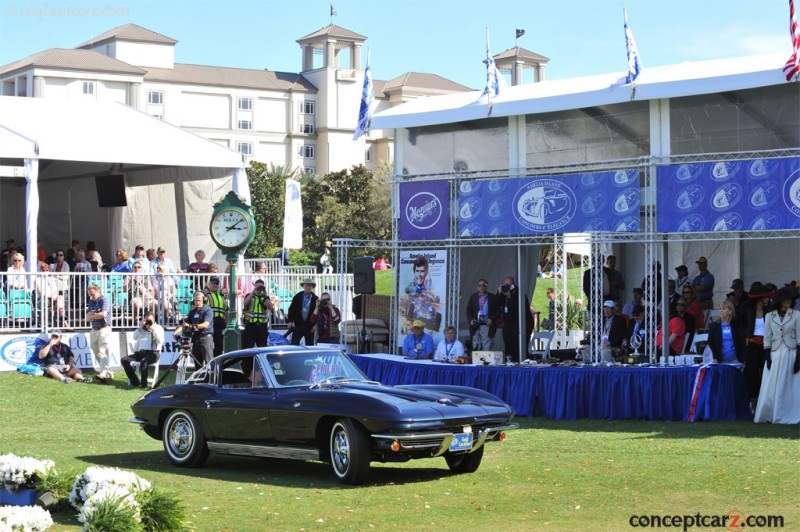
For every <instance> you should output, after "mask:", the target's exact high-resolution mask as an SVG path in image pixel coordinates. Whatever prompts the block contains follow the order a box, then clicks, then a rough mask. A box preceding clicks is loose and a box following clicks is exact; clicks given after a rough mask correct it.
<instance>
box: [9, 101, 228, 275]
mask: <svg viewBox="0 0 800 532" xmlns="http://www.w3.org/2000/svg"><path fill="white" fill-rule="evenodd" d="M37 150H38V155H37ZM33 159H38V162H39V164H38V174H37V175H36V176H35V177H33V178H32V177H31V176H30V175H28V174H27V173H26V178H27V185H28V186H27V188H28V190H27V194H26V190H25V187H24V186H22V185H24V184H25V181H26V179H23V178H21V177H19V176H21V173H20V172H19V171H16V170H15V171H14V172H8V171H7V170H5V171H3V173H2V174H0V175H5V176H12V175H13V176H15V177H5V178H3V180H2V181H0V183H1V184H2V189H1V192H0V208H2V211H3V216H2V218H0V234H2V235H3V238H7V237H9V236H11V237H14V238H16V239H17V241H21V237H22V236H23V235H27V242H28V245H27V247H28V249H31V247H32V245H33V246H35V242H36V238H37V236H39V237H41V241H42V244H43V246H44V247H45V249H47V250H53V249H57V248H65V247H68V246H69V242H70V241H71V240H72V239H73V238H77V239H78V240H80V241H81V242H83V243H85V242H86V241H88V240H94V241H95V242H96V243H97V245H98V249H100V251H101V255H102V257H103V258H104V260H105V261H106V262H108V261H109V260H113V250H114V249H117V248H122V249H126V250H129V251H132V250H133V247H134V246H135V245H136V244H143V245H145V246H146V247H151V246H153V247H157V246H161V245H163V246H165V247H166V248H167V249H168V250H169V256H171V257H172V258H173V260H174V261H175V262H176V264H177V263H179V262H180V263H181V264H185V263H188V259H189V257H191V256H192V255H193V254H194V251H195V250H196V249H204V250H207V255H208V256H209V257H210V256H211V255H212V254H213V252H214V251H215V249H216V248H215V247H214V246H213V242H212V241H211V239H210V236H209V235H208V219H209V215H210V213H211V209H212V206H213V203H214V202H216V201H217V200H219V198H220V197H222V196H223V195H224V194H225V193H226V192H227V191H228V190H230V189H231V176H232V174H233V173H234V171H235V170H237V169H241V168H242V167H243V159H242V155H241V154H239V153H237V152H235V151H233V150H230V149H228V148H227V147H225V146H221V145H219V144H217V143H215V142H213V141H210V140H208V139H205V138H203V137H200V136H198V135H195V134H193V133H190V132H187V131H184V130H183V129H181V128H179V127H177V126H174V125H172V124H169V123H167V122H164V121H162V120H159V119H157V118H154V117H151V116H149V115H147V114H145V113H142V112H140V111H137V110H135V109H133V108H131V107H128V106H126V105H124V104H121V103H118V102H102V101H89V100H86V101H82V100H68V101H67V100H59V99H46V98H19V97H13V96H2V97H0V166H12V167H16V168H18V167H21V166H22V165H23V161H25V160H28V161H30V160H33ZM109 174H122V175H124V182H125V195H126V201H127V204H128V206H127V207H110V208H101V207H99V205H98V197H97V191H96V188H95V178H96V177H97V178H99V179H102V178H103V176H105V175H109ZM37 180H38V183H37ZM32 185H37V186H33V187H32ZM34 191H35V193H36V194H37V197H33V196H32V194H33V193H34ZM38 196H40V197H41V201H39V197H38ZM39 203H40V205H41V216H37V212H38V210H37V209H38V204H39ZM37 233H38V235H37Z"/></svg>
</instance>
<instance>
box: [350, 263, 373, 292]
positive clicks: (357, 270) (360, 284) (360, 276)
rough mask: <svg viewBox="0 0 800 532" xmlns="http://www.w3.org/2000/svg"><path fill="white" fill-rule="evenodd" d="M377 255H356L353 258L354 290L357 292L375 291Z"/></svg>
mask: <svg viewBox="0 0 800 532" xmlns="http://www.w3.org/2000/svg"><path fill="white" fill-rule="evenodd" d="M374 262H375V257H356V258H355V259H353V291H354V292H355V293H356V294H374V293H375V269H374V268H373V267H372V264H373V263H374Z"/></svg>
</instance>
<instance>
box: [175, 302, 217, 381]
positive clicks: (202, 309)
mask: <svg viewBox="0 0 800 532" xmlns="http://www.w3.org/2000/svg"><path fill="white" fill-rule="evenodd" d="M192 303H193V304H194V306H193V307H192V309H191V310H189V314H187V316H186V317H185V318H184V319H183V320H181V324H180V326H179V327H178V328H177V329H175V332H174V333H173V335H174V336H179V337H181V340H182V343H185V342H186V340H188V339H189V338H191V344H192V345H191V349H192V358H193V359H194V365H195V368H196V369H200V368H201V367H202V366H203V365H204V364H207V363H208V362H210V361H211V359H212V358H213V357H214V311H212V310H211V307H209V306H208V305H206V295H205V294H204V293H203V292H195V293H194V298H193V299H192ZM182 347H183V346H182Z"/></svg>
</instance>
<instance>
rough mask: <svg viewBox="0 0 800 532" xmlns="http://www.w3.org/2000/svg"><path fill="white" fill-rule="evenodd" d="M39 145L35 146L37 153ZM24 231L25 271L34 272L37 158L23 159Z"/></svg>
mask: <svg viewBox="0 0 800 532" xmlns="http://www.w3.org/2000/svg"><path fill="white" fill-rule="evenodd" d="M38 151H39V147H38V146H37V147H36V152H37V153H38ZM25 180H26V181H27V183H28V184H27V187H26V189H25V233H26V254H27V256H28V257H27V258H28V263H27V271H29V272H35V271H37V270H38V264H37V259H36V257H37V255H38V251H39V245H38V240H37V238H36V235H37V230H38V227H37V225H38V220H39V159H37V158H30V159H25Z"/></svg>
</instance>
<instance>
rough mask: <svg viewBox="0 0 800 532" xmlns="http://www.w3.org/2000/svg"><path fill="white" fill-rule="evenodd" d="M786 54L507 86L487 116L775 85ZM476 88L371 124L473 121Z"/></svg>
mask: <svg viewBox="0 0 800 532" xmlns="http://www.w3.org/2000/svg"><path fill="white" fill-rule="evenodd" d="M787 55H788V52H787V53H786V54H770V55H759V56H750V57H738V58H733V59H718V60H713V61H695V62H690V61H686V62H683V63H679V64H676V65H668V66H663V67H653V68H649V67H648V68H645V69H644V70H643V71H642V73H641V75H640V76H639V78H638V79H637V80H636V83H635V89H634V87H632V86H631V85H625V84H624V79H625V75H626V73H624V72H618V73H616V74H601V75H596V76H586V77H580V78H571V79H563V80H554V81H550V80H546V81H542V82H540V83H528V84H525V85H515V86H512V87H508V88H507V90H505V91H504V92H503V93H502V94H501V95H500V96H498V97H497V98H494V99H493V100H492V111H491V116H492V117H503V116H517V115H526V114H537V113H547V112H552V111H563V110H567V109H583V108H587V107H594V106H601V105H609V104H615V103H622V102H627V101H630V100H632V99H635V100H640V101H642V100H654V99H661V98H677V97H681V96H689V95H696V94H711V93H718V92H725V91H734V90H742V89H750V88H755V87H763V86H767V85H779V84H783V83H786V78H785V77H784V75H783V71H782V69H783V65H784V63H785V62H786V57H787ZM480 94H481V91H475V92H465V93H458V94H448V95H444V96H431V97H427V98H420V99H418V100H412V101H410V102H407V103H404V104H402V105H399V106H397V107H392V108H390V109H387V110H385V111H382V112H380V113H378V114H376V115H375V116H374V117H373V118H372V123H371V127H372V128H373V129H393V128H407V127H417V126H430V125H435V124H449V123H455V122H463V121H467V120H478V119H483V118H486V117H487V116H488V105H487V103H486V99H485V98H484V99H483V100H482V103H480V104H478V103H476V102H477V100H478V97H479V96H480Z"/></svg>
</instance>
